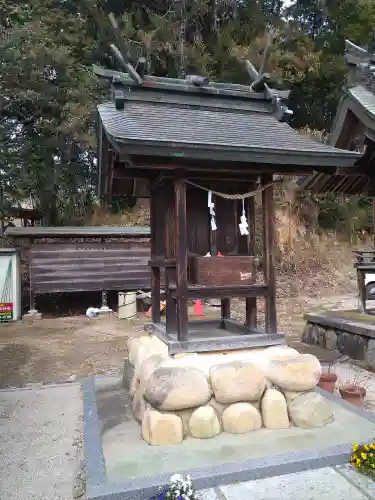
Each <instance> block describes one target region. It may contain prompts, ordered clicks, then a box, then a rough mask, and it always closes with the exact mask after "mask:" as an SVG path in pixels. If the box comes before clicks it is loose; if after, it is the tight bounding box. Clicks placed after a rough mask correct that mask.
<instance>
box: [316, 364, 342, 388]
mask: <svg viewBox="0 0 375 500" xmlns="http://www.w3.org/2000/svg"><path fill="white" fill-rule="evenodd" d="M331 369H332V365H329V367H328V371H327V372H323V373H322V374H321V376H320V379H319V383H318V387H320V388H321V389H323V390H325V391H327V392H331V393H332V394H333V393H334V392H335V385H336V382H337V375H336V373H334V372H332V370H331Z"/></svg>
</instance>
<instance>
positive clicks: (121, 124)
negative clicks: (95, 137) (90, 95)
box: [98, 77, 358, 167]
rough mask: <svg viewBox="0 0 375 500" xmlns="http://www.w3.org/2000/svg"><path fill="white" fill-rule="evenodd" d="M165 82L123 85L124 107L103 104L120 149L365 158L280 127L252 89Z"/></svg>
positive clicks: (301, 159) (262, 158)
mask: <svg viewBox="0 0 375 500" xmlns="http://www.w3.org/2000/svg"><path fill="white" fill-rule="evenodd" d="M166 80H170V79H162V81H160V82H159V83H158V82H156V84H155V85H154V84H152V85H148V84H147V83H148V82H147V81H145V82H144V84H143V85H134V83H132V82H131V81H130V80H127V81H126V82H125V81H124V80H122V81H121V83H120V82H117V83H115V88H114V93H116V91H118V90H119V85H118V84H120V89H121V96H122V99H123V101H122V106H120V108H121V107H123V109H116V107H117V108H118V107H119V106H116V105H115V103H114V102H108V103H105V104H102V105H100V106H98V111H99V116H100V121H101V124H102V126H103V129H104V131H105V133H106V136H107V137H108V139H109V141H110V142H111V143H112V145H113V147H114V148H115V149H116V150H118V151H119V152H124V154H125V153H126V154H137V153H138V154H140V152H142V154H147V152H146V149H147V148H149V154H155V155H161V156H179V155H180V156H185V157H191V158H211V159H219V160H220V159H222V160H225V159H227V158H230V159H231V160H234V159H235V160H237V161H246V162H262V163H279V164H288V165H309V166H328V167H339V166H353V164H354V163H355V160H356V159H358V154H357V153H354V152H349V151H346V150H340V149H337V148H333V147H331V146H329V145H325V144H322V143H318V142H315V141H313V140H311V139H309V138H307V137H306V136H303V135H300V134H299V133H298V132H296V131H295V130H293V129H292V128H291V127H290V126H289V125H288V124H286V123H283V122H280V121H279V120H278V119H277V117H276V116H275V107H274V104H273V102H272V101H270V99H267V98H266V97H265V95H264V93H257V92H251V91H249V87H247V86H244V85H230V84H228V85H227V84H212V87H211V90H213V91H212V92H211V91H208V90H207V87H203V88H202V87H194V86H191V85H187V84H184V83H183V81H181V80H180V82H182V83H179V84H175V85H174V87H175V88H169V87H168V85H167V87H165V86H166V84H167V82H166ZM154 81H155V77H154V78H153V79H152V83H153V82H154ZM215 85H216V87H215ZM216 89H218V91H217V92H216ZM115 95H116V94H115ZM225 155H227V157H226V156H225ZM234 156H235V158H234Z"/></svg>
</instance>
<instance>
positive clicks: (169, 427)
mask: <svg viewBox="0 0 375 500" xmlns="http://www.w3.org/2000/svg"><path fill="white" fill-rule="evenodd" d="M142 438H143V439H144V440H145V441H147V443H149V444H152V445H167V444H178V443H181V442H182V440H183V439H184V433H183V428H182V420H181V419H180V417H179V416H177V415H175V414H174V413H160V412H158V411H156V410H152V409H147V410H146V411H145V413H144V415H143V420H142Z"/></svg>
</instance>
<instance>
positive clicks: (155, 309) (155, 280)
mask: <svg viewBox="0 0 375 500" xmlns="http://www.w3.org/2000/svg"><path fill="white" fill-rule="evenodd" d="M156 202H157V200H156V193H155V191H151V199H150V225H151V260H155V258H156V256H157V255H156V254H157V251H156V231H157V221H156V217H155V216H156V213H155V212H156V209H155V203H156ZM151 315H152V322H153V323H160V319H161V318H160V267H157V266H151Z"/></svg>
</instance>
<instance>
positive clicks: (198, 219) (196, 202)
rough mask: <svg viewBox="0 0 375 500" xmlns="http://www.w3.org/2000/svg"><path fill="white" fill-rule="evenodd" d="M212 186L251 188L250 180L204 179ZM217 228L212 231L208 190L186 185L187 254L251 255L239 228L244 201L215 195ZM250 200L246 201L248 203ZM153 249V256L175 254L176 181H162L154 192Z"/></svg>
mask: <svg viewBox="0 0 375 500" xmlns="http://www.w3.org/2000/svg"><path fill="white" fill-rule="evenodd" d="M196 183H197V184H202V185H204V186H206V187H208V188H211V189H213V190H216V191H219V192H224V193H228V194H229V193H243V192H245V191H247V190H250V189H251V187H249V186H250V183H238V182H237V183H228V182H215V183H214V182H211V183H208V182H205V183H204V184H203V181H202V183H201V182H199V181H197V182H196ZM213 202H214V203H215V207H214V209H215V212H216V224H217V230H216V231H211V226H210V215H209V210H208V192H207V191H205V190H203V189H200V188H196V187H195V186H192V185H189V184H188V185H187V190H186V211H187V247H188V254H189V255H190V256H193V255H201V256H203V255H206V254H207V253H208V252H210V253H212V254H216V252H220V253H222V254H223V255H241V254H242V255H248V253H247V245H246V244H245V240H246V237H245V236H241V235H240V232H239V228H238V224H239V222H240V215H241V211H242V201H240V200H227V199H224V198H221V197H219V196H215V195H213ZM247 205H248V201H246V206H247ZM151 224H152V228H153V230H152V249H153V250H152V253H153V256H154V257H157V256H163V255H165V256H166V257H167V258H174V257H175V255H176V253H175V232H176V229H175V203H174V187H173V182H172V181H171V180H170V181H167V182H163V183H160V184H159V185H157V186H156V187H154V188H153V190H152V193H151Z"/></svg>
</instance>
